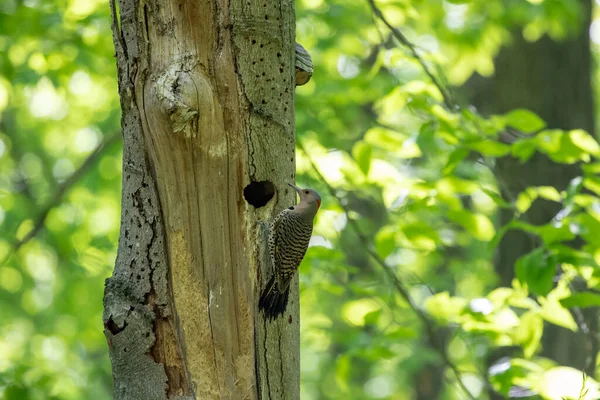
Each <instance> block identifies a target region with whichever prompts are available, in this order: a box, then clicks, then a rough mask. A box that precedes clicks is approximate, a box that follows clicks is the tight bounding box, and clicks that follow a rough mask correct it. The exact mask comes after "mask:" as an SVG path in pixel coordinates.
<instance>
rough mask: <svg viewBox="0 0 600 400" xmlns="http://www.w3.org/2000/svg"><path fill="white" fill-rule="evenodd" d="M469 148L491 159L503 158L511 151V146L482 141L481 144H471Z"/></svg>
mask: <svg viewBox="0 0 600 400" xmlns="http://www.w3.org/2000/svg"><path fill="white" fill-rule="evenodd" d="M467 146H468V147H469V148H470V149H472V150H474V151H476V152H478V153H480V154H482V155H484V156H491V157H502V156H505V155H507V154H508V153H510V151H511V146H509V145H507V144H505V143H500V142H496V141H493V140H482V141H480V142H475V143H469V144H468V145H467Z"/></svg>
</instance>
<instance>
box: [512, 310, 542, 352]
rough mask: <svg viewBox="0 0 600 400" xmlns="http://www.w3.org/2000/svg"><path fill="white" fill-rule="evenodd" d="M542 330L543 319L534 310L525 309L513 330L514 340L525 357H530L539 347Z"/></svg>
mask: <svg viewBox="0 0 600 400" xmlns="http://www.w3.org/2000/svg"><path fill="white" fill-rule="evenodd" d="M543 332H544V320H543V319H542V317H541V316H540V315H539V313H538V312H536V311H527V312H526V313H525V314H523V315H522V316H521V320H520V322H519V325H518V326H517V328H516V330H515V342H516V343H518V344H520V345H521V346H522V347H523V353H524V354H525V358H531V357H533V355H534V354H535V353H536V351H537V350H538V349H539V347H540V344H541V339H542V333H543Z"/></svg>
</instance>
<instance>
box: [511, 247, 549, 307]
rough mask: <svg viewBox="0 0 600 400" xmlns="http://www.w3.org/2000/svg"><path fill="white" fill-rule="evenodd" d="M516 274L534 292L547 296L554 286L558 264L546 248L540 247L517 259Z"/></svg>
mask: <svg viewBox="0 0 600 400" xmlns="http://www.w3.org/2000/svg"><path fill="white" fill-rule="evenodd" d="M515 274H516V276H517V279H518V280H519V281H521V282H523V283H525V284H527V287H528V288H529V290H530V291H531V292H532V293H535V294H537V295H540V296H545V295H547V294H548V293H549V292H550V291H551V290H552V288H553V286H554V276H555V275H556V264H555V262H554V260H553V259H552V258H551V257H549V256H548V254H547V253H546V249H544V248H538V249H535V250H533V251H532V252H530V253H528V254H525V255H524V256H522V257H520V258H519V259H518V260H517V262H516V266H515Z"/></svg>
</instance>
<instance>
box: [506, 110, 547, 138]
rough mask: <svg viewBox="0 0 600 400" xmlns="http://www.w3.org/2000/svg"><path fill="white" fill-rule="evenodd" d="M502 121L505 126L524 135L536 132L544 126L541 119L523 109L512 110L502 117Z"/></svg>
mask: <svg viewBox="0 0 600 400" xmlns="http://www.w3.org/2000/svg"><path fill="white" fill-rule="evenodd" d="M504 120H505V122H506V125H508V126H511V127H513V128H515V129H518V130H520V131H521V132H525V133H530V132H536V131H539V130H540V129H543V128H544V127H545V126H546V123H545V122H544V120H543V119H541V118H540V117H538V116H537V115H536V114H535V113H533V112H531V111H529V110H526V109H524V108H521V109H516V110H512V111H511V112H509V113H508V114H506V115H505V116H504Z"/></svg>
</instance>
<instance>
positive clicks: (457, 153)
mask: <svg viewBox="0 0 600 400" xmlns="http://www.w3.org/2000/svg"><path fill="white" fill-rule="evenodd" d="M469 153H470V151H469V149H465V148H464V147H459V148H458V149H456V150H454V151H453V152H452V153H450V156H449V157H448V162H446V165H445V166H444V169H442V173H443V174H444V175H448V174H451V173H452V171H454V170H455V169H456V167H457V166H458V165H459V164H460V163H461V162H462V161H463V160H464V159H465V158H466V157H467V156H468V155H469Z"/></svg>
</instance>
